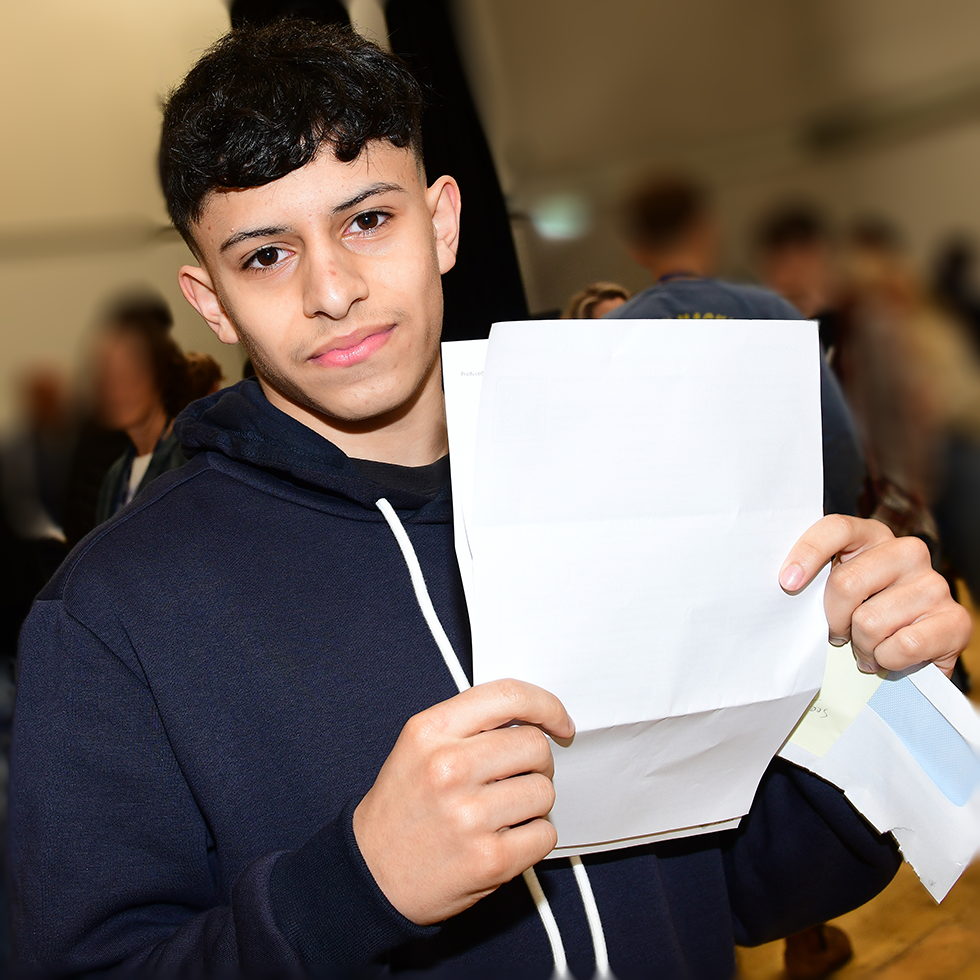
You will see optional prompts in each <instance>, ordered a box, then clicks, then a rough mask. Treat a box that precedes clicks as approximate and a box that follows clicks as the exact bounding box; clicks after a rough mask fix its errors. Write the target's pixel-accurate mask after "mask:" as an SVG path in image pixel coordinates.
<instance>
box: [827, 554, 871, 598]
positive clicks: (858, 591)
mask: <svg viewBox="0 0 980 980" xmlns="http://www.w3.org/2000/svg"><path fill="white" fill-rule="evenodd" d="M831 578H832V580H833V584H834V591H836V592H837V593H838V594H839V595H841V596H842V597H843V598H845V599H848V600H850V601H854V602H860V601H861V600H863V599H864V598H865V596H864V590H865V583H864V575H863V574H862V573H861V570H860V568H859V567H857V566H856V565H855V564H854V562H853V560H852V561H849V562H844V563H842V564H840V565H838V566H837V567H836V568H835V569H834V570H833V571H832V572H831Z"/></svg>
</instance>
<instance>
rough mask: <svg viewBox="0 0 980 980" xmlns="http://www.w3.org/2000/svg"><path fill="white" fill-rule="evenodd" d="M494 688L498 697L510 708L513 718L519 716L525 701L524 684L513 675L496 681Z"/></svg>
mask: <svg viewBox="0 0 980 980" xmlns="http://www.w3.org/2000/svg"><path fill="white" fill-rule="evenodd" d="M496 688H497V690H496V694H497V697H498V699H499V700H500V701H501V702H503V703H504V704H506V705H508V706H509V707H510V708H511V710H512V713H513V717H514V718H517V717H519V716H520V714H521V712H522V709H523V708H524V706H525V705H526V703H527V693H526V691H525V689H524V685H523V684H522V683H521V682H520V681H517V680H514V678H513V677H506V678H504V679H503V680H500V681H497V682H496Z"/></svg>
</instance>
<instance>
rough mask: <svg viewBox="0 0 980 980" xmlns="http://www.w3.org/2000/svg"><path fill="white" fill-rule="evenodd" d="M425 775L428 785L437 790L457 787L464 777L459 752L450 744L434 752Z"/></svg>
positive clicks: (428, 761) (429, 759)
mask: <svg viewBox="0 0 980 980" xmlns="http://www.w3.org/2000/svg"><path fill="white" fill-rule="evenodd" d="M425 776H426V781H427V783H428V785H429V786H430V787H431V788H432V789H434V790H435V791H436V792H446V791H448V790H452V789H455V788H456V787H457V786H459V784H460V782H461V781H462V778H463V767H462V765H461V763H460V759H459V753H458V752H456V750H455V749H454V748H451V747H449V746H444V747H442V748H439V749H437V750H436V751H434V752H432V753H431V754H430V755H429V758H428V760H427V764H426V771H425Z"/></svg>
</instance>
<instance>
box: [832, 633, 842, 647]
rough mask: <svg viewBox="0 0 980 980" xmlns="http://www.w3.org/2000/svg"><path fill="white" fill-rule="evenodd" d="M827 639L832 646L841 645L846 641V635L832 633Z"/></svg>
mask: <svg viewBox="0 0 980 980" xmlns="http://www.w3.org/2000/svg"><path fill="white" fill-rule="evenodd" d="M828 639H829V640H830V645H831V646H832V647H842V646H844V645H845V644H846V643H847V637H846V636H834V635H833V634H831V636H830V637H829V638H828Z"/></svg>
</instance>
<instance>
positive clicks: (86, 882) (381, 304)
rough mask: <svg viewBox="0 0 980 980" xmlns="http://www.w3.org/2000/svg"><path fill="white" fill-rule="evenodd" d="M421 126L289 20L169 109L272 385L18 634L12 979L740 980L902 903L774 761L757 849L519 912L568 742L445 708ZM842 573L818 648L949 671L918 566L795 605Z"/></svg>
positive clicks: (807, 785)
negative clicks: (788, 947)
mask: <svg viewBox="0 0 980 980" xmlns="http://www.w3.org/2000/svg"><path fill="white" fill-rule="evenodd" d="M419 102H420V97H419V91H418V88H417V86H416V84H415V83H414V81H413V80H412V79H411V77H410V76H409V75H408V74H407V73H406V71H405V69H404V68H403V67H402V66H401V64H400V63H399V62H397V61H396V60H394V59H392V58H391V57H389V56H387V55H385V54H384V53H382V52H381V51H379V50H378V49H377V48H375V47H373V46H372V45H370V44H368V43H367V42H364V41H362V40H360V39H359V38H357V37H356V36H355V35H353V34H351V33H341V32H338V31H336V30H332V29H326V28H318V27H314V26H312V25H307V24H304V23H302V22H296V21H293V22H281V23H279V24H277V25H273V26H272V27H270V28H266V29H262V30H250V31H242V32H239V33H233V34H231V35H229V36H227V37H226V38H224V39H223V40H221V41H220V42H218V44H217V45H216V46H215V47H214V48H213V49H212V50H211V51H210V52H208V53H207V54H206V55H205V56H204V57H203V58H202V60H201V61H200V62H199V63H198V65H197V66H196V67H195V68H194V69H193V70H192V71H191V72H190V74H189V75H188V77H187V78H186V80H185V81H184V83H183V84H182V85H181V87H180V88H179V89H178V90H177V91H176V92H175V93H174V94H173V95H172V96H171V98H170V101H169V103H168V105H167V108H166V111H165V118H164V131H163V143H162V150H161V172H162V176H163V182H164V187H165V190H166V194H167V200H168V204H169V207H170V213H171V215H172V217H173V220H174V222H175V224H176V225H177V227H178V228H180V229H181V231H182V232H183V233H184V235H185V237H186V239H187V241H188V243H189V244H190V246H191V248H192V250H193V252H194V254H195V256H196V258H197V260H198V265H196V266H185V267H184V268H182V269H181V270H180V274H179V275H180V283H181V287H182V289H183V291H184V294H185V296H186V297H187V299H188V300H189V301H190V303H191V304H192V305H193V306H194V307H195V308H196V309H197V310H198V311H199V312H200V313H201V315H202V316H203V317H204V319H205V320H206V321H207V322H208V323H209V325H210V326H211V328H212V329H213V330H214V331H215V332H216V333H217V335H218V336H219V337H220V339H221V340H223V341H226V342H229V343H233V342H236V341H240V342H242V343H243V344H244V346H245V348H246V350H247V351H248V353H249V356H250V357H251V359H252V362H253V364H254V365H255V368H256V374H257V380H254V381H246V382H243V383H241V384H240V385H237V386H236V387H234V388H232V389H230V390H228V391H226V392H223V393H220V394H218V395H215V396H213V397H211V398H210V399H208V400H206V401H205V402H203V403H202V402H198V403H196V405H195V407H194V409H193V410H192V411H190V412H189V413H188V414H186V415H184V416H183V417H182V418H181V419H180V420H179V422H178V431H179V433H180V438H181V441H182V443H183V445H184V446H185V448H186V450H187V451H188V453H189V454H191V455H192V458H191V460H190V462H189V463H188V464H187V465H186V466H184V467H183V468H182V469H180V470H177V471H175V472H174V473H172V474H168V475H167V476H164V477H161V478H160V479H159V480H157V481H156V482H155V483H154V484H153V486H152V487H151V488H150V489H149V490H147V492H146V493H145V494H143V495H142V496H141V497H140V498H139V499H138V500H136V501H134V502H133V504H132V505H130V506H129V507H127V508H126V509H124V510H123V511H122V512H121V513H120V514H119V515H118V516H117V517H115V518H114V519H113V520H111V521H110V522H109V523H108V524H107V525H105V526H103V527H101V528H99V529H98V530H97V531H96V532H94V533H93V534H92V535H91V536H90V537H89V538H87V539H86V540H85V541H84V542H83V543H82V545H80V546H79V548H78V549H77V550H76V551H75V552H74V554H73V556H72V557H71V558H70V559H69V560H68V561H67V562H66V564H65V565H64V566H63V568H62V569H61V571H60V573H59V574H58V575H57V577H56V579H55V580H54V581H53V582H52V583H51V585H50V586H49V587H48V588H47V589H46V590H45V592H44V593H43V595H42V596H41V597H40V600H39V601H38V603H37V605H36V607H35V609H34V612H33V614H32V616H31V619H30V621H29V622H28V624H27V626H26V629H25V633H24V641H23V650H22V660H21V678H20V688H19V691H18V704H17V717H16V731H15V736H14V747H13V779H12V784H13V785H12V798H11V822H12V828H13V829H12V843H13V854H12V859H13V866H14V881H15V898H14V932H15V943H16V956H17V959H18V962H19V964H20V965H21V966H22V967H24V968H29V969H32V970H35V971H40V972H45V973H48V972H50V973H54V972H57V973H58V974H87V973H90V972H97V971H104V970H109V969H111V968H117V969H118V970H120V971H121V972H137V973H157V974H161V973H162V974H168V975H169V974H175V973H188V974H202V973H217V974H223V973H225V974H234V973H239V972H240V973H257V974H264V973H275V974H277V975H283V974H287V975H288V974H292V973H303V972H312V973H315V974H319V975H324V974H327V975H333V972H334V971H341V970H347V971H351V972H353V973H355V974H358V975H359V974H361V973H362V972H374V971H376V972H386V971H391V972H401V971H418V973H416V974H414V975H419V974H421V975H425V976H456V975H463V976H467V977H471V976H480V975H489V976H494V977H497V976H511V977H519V976H522V975H524V976H529V977H540V978H545V977H548V976H550V975H551V974H552V972H553V970H555V969H556V968H557V970H558V972H559V973H561V972H562V970H563V969H565V968H566V964H567V966H568V967H570V968H571V970H572V971H573V972H574V975H575V976H579V977H588V976H591V975H592V974H593V972H594V971H598V972H600V973H602V972H606V973H608V968H607V967H606V960H607V956H608V961H610V962H611V966H612V970H613V971H614V972H615V974H616V975H617V976H619V977H620V978H629V977H641V976H642V977H647V976H658V977H680V976H696V977H718V978H721V977H725V978H728V977H729V976H731V974H732V972H733V969H734V955H733V944H734V943H735V942H742V943H746V942H760V941H763V940H767V939H770V938H773V937H774V936H777V935H780V934H785V933H787V932H790V931H793V930H795V929H799V928H801V927H802V926H804V925H806V924H808V923H811V922H815V921H821V920H822V919H824V918H827V917H829V916H832V915H836V914H839V913H840V912H843V911H844V910H845V909H848V908H851V907H853V906H855V905H857V904H860V903H861V902H863V901H865V900H867V899H868V898H870V897H871V896H872V895H873V894H874V893H876V892H877V891H878V890H879V889H881V888H882V887H883V886H884V885H885V884H886V883H887V882H888V881H889V880H890V878H891V877H892V875H893V874H894V872H895V869H896V867H897V865H898V863H899V858H898V855H897V852H896V849H895V846H894V844H893V842H892V841H891V840H890V839H889V838H887V837H880V836H879V835H877V834H876V833H874V832H873V831H872V830H871V829H870V828H869V827H868V826H867V825H866V824H865V823H864V821H863V820H862V819H861V818H860V817H859V816H858V815H857V814H856V813H855V812H854V810H852V809H851V807H850V806H849V804H848V803H847V802H846V801H845V800H844V798H843V796H842V795H841V794H840V793H839V792H838V791H837V790H835V789H833V788H832V787H830V786H828V785H827V784H825V783H823V782H821V781H820V780H818V779H815V778H814V777H812V776H810V775H807V774H806V773H804V772H802V771H800V770H797V769H795V768H793V767H792V766H789V765H786V764H783V763H779V762H777V763H774V764H773V766H772V768H771V769H770V771H769V772H768V774H767V775H766V777H765V780H764V781H763V784H762V786H761V787H760V789H759V793H758V797H757V799H756V802H755V804H754V807H753V810H752V813H751V814H750V815H749V816H748V817H747V819H746V820H744V821H743V823H742V826H741V828H740V829H739V830H738V831H737V832H731V833H727V834H720V835H712V836H707V837H699V838H695V839H690V840H686V841H679V842H672V843H669V844H665V845H658V846H648V847H642V848H634V849H632V850H624V851H617V852H615V853H611V854H605V855H601V856H598V857H595V858H587V859H586V860H585V862H584V865H583V866H581V867H578V866H576V867H574V868H573V866H572V865H570V863H569V862H568V861H564V860H554V861H546V862H544V863H542V864H540V865H538V867H537V868H536V869H535V872H536V873H535V872H529V873H527V874H525V875H524V877H523V879H522V873H524V872H526V870H527V869H530V868H532V866H534V865H535V864H536V863H537V862H540V861H541V860H542V859H543V858H545V857H546V855H547V854H548V853H549V851H550V850H551V848H552V847H553V845H554V843H555V832H554V830H553V828H552V827H551V825H550V824H549V823H548V821H547V820H546V819H545V818H546V815H547V813H548V811H549V810H550V808H551V805H552V802H553V797H554V791H553V788H552V785H551V775H552V758H551V752H550V749H549V743H548V741H547V739H546V738H545V736H544V734H543V733H544V732H548V733H551V734H553V735H555V736H557V737H560V738H561V737H567V736H570V735H571V734H572V733H573V723H572V720H571V719H570V718H569V717H568V715H567V714H566V712H565V710H564V708H563V707H562V705H561V704H560V703H559V702H558V701H557V700H556V699H555V698H554V697H553V696H552V695H550V694H549V693H547V692H546V691H543V690H540V689H538V688H535V687H532V686H530V685H527V684H524V683H519V682H516V681H504V682H499V683H493V684H486V685H480V686H479V687H475V688H471V689H469V690H466V691H464V692H463V693H461V694H457V687H456V685H455V683H454V681H453V679H452V676H451V674H450V671H449V670H448V669H447V664H446V662H444V660H443V657H442V655H441V654H440V651H439V647H438V646H437V643H436V640H435V639H434V637H433V630H430V626H429V625H428V624H429V623H430V622H431V623H433V625H434V632H435V633H439V632H440V629H439V627H438V626H437V625H436V624H435V622H434V619H433V617H432V615H431V613H432V611H433V610H434V613H435V615H436V616H437V617H438V620H439V622H440V623H441V627H442V628H444V630H445V633H446V635H447V638H448V641H449V643H450V644H451V645H452V647H453V649H454V651H455V654H456V656H457V657H458V658H459V661H460V664H461V666H462V669H463V671H464V672H465V673H467V674H469V673H470V653H469V640H468V623H467V619H466V610H465V606H464V603H463V598H462V592H461V588H460V581H459V574H458V570H457V567H456V563H455V559H454V552H453V529H452V511H451V499H450V491H449V483H448V470H447V457H446V452H447V441H446V426H445V408H444V403H443V397H442V392H441V385H440V361H439V325H440V316H441V292H440V275H441V274H442V273H444V272H446V271H447V270H448V269H449V268H451V267H452V265H453V261H454V256H455V252H456V245H457V237H458V228H459V191H458V189H457V187H456V184H455V182H454V181H453V180H452V178H451V177H441V178H439V179H438V180H436V181H435V182H434V183H433V184H432V185H431V186H430V187H426V186H425V181H424V180H423V178H422V173H423V171H422V166H421V155H420V147H419V137H418V114H419ZM833 555H839V556H840V557H841V559H844V560H842V561H841V563H840V564H839V567H838V568H836V569H835V571H834V572H833V574H832V575H831V578H830V583H829V585H828V588H827V599H826V605H827V612H828V619H829V622H830V629H831V633H832V634H833V635H834V636H836V637H839V638H844V637H851V638H852V640H853V642H854V646H855V649H856V651H857V654H858V656H859V657H860V658H861V660H862V663H863V664H864V666H865V667H866V668H868V669H871V668H874V667H875V666H876V665H877V664H878V663H880V664H882V665H885V666H904V665H905V664H907V663H910V662H912V661H917V660H922V659H934V660H936V661H937V662H938V663H940V664H941V665H942V666H943V667H944V668H948V667H949V666H950V665H951V664H952V662H953V661H954V660H955V658H956V655H957V651H958V650H959V649H961V648H962V646H963V645H964V644H965V642H966V636H967V632H968V626H967V625H966V617H965V613H963V612H962V611H961V610H960V608H959V607H958V606H956V605H955V604H954V603H953V602H952V600H951V599H950V598H949V595H948V592H947V591H946V590H945V583H944V582H943V581H942V579H941V578H939V577H938V576H936V575H934V574H933V573H932V571H931V569H930V568H929V563H928V556H927V555H926V554H925V551H924V548H922V547H920V546H919V544H918V542H915V541H911V542H910V541H895V540H894V539H892V538H891V536H890V535H889V534H888V532H887V531H886V530H885V529H884V528H882V527H880V526H879V525H875V524H871V523H869V522H860V521H855V520H852V519H847V518H840V519H829V520H824V521H822V522H821V523H819V524H817V525H816V526H815V527H814V528H812V529H811V530H810V531H809V532H808V533H807V534H806V535H805V536H804V538H803V539H802V540H801V541H800V542H799V543H798V545H797V546H796V547H795V548H794V550H793V551H792V553H791V555H790V556H789V558H788V559H787V562H786V564H785V566H784V568H783V570H782V572H781V573H780V574H781V582H782V584H783V586H784V587H785V588H787V589H789V590H791V591H795V590H798V589H799V588H802V587H803V586H804V584H805V583H806V582H807V581H809V579H810V578H811V577H812V576H813V575H814V574H815V573H816V571H817V569H818V568H820V567H821V566H822V565H823V564H825V563H826V562H827V561H828V560H830V558H831V556H833ZM410 570H411V574H410ZM773 574H774V575H775V574H777V570H776V569H774V570H773ZM417 596H418V598H417ZM430 603H431V606H432V609H429V608H428V606H429V604H430ZM427 617H428V618H427ZM440 639H441V638H440ZM514 721H518V722H524V723H525V724H523V725H519V726H511V724H510V723H511V722H514ZM586 871H587V875H586ZM804 883H805V885H806V887H803V884H804ZM586 908H589V909H590V913H591V915H590V917H587V915H586V912H585V911H584V910H585V909H586Z"/></svg>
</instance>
